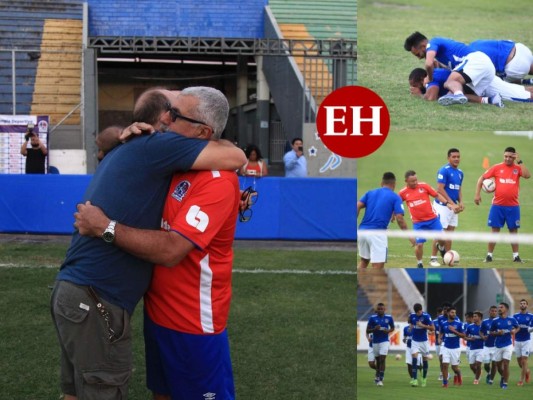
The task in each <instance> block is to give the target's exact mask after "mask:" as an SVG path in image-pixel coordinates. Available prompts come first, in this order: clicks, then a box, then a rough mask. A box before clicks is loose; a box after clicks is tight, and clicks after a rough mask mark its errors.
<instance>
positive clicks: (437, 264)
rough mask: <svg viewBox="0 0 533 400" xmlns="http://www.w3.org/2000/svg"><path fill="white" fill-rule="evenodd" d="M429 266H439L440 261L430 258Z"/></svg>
mask: <svg viewBox="0 0 533 400" xmlns="http://www.w3.org/2000/svg"><path fill="white" fill-rule="evenodd" d="M429 266H430V267H440V262H438V261H437V260H435V259H433V260H430V261H429Z"/></svg>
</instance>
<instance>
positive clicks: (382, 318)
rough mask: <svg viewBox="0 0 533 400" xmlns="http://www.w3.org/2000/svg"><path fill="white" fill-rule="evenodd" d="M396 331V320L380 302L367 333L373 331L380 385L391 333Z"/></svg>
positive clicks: (371, 318) (369, 322) (369, 323)
mask: <svg viewBox="0 0 533 400" xmlns="http://www.w3.org/2000/svg"><path fill="white" fill-rule="evenodd" d="M393 331H394V320H393V319H392V316H391V315H388V314H385V305H384V304H383V303H379V304H378V306H377V308H376V314H374V315H372V316H371V317H370V318H369V320H368V324H367V326H366V333H372V334H373V335H372V346H373V348H374V356H375V357H376V373H379V380H378V381H377V382H376V384H377V385H378V386H383V378H384V377H385V359H386V358H387V354H388V353H389V333H391V332H393Z"/></svg>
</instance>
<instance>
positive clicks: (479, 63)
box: [453, 51, 496, 96]
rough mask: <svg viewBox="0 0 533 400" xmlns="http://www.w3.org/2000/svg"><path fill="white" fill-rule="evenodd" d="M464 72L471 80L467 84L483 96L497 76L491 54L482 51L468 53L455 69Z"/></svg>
mask: <svg viewBox="0 0 533 400" xmlns="http://www.w3.org/2000/svg"><path fill="white" fill-rule="evenodd" d="M453 70H454V71H456V72H460V71H462V72H464V73H465V74H466V75H467V76H468V77H469V78H470V80H471V82H470V83H468V84H467V86H468V87H470V88H471V89H472V90H473V91H474V92H475V93H476V94H477V95H478V96H482V95H483V93H484V92H485V91H486V90H487V88H488V87H489V85H490V83H491V82H492V80H493V79H494V76H496V68H494V64H493V63H492V61H491V59H490V58H489V56H487V55H486V54H485V53H482V52H481V51H475V52H473V53H470V54H468V55H467V56H466V57H465V58H464V60H463V62H461V64H459V65H458V66H457V67H455V68H454V69H453Z"/></svg>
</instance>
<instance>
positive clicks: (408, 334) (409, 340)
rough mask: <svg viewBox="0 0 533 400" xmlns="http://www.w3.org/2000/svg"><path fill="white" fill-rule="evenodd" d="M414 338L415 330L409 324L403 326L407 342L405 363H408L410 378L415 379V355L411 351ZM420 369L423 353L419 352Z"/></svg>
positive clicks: (419, 367) (405, 341)
mask: <svg viewBox="0 0 533 400" xmlns="http://www.w3.org/2000/svg"><path fill="white" fill-rule="evenodd" d="M412 338H413V332H412V330H411V329H410V327H409V325H405V326H404V327H403V339H402V341H403V342H404V343H405V345H406V348H405V364H406V365H407V373H408V374H409V378H411V379H413V355H412V353H411V343H412ZM417 365H418V369H422V355H421V354H420V353H419V354H418V364H417Z"/></svg>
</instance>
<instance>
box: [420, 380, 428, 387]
mask: <svg viewBox="0 0 533 400" xmlns="http://www.w3.org/2000/svg"><path fill="white" fill-rule="evenodd" d="M421 381H422V383H421V385H420V386H421V387H426V384H427V378H422V379H421Z"/></svg>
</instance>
